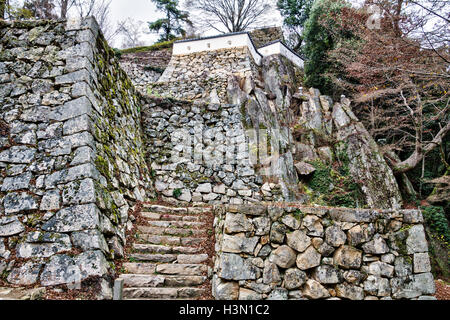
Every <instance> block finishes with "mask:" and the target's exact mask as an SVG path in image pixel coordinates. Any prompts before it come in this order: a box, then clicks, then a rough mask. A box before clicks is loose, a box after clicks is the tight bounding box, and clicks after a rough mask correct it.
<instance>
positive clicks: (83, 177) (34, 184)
mask: <svg viewBox="0 0 450 320" xmlns="http://www.w3.org/2000/svg"><path fill="white" fill-rule="evenodd" d="M0 34H1V37H0V38H1V42H0V48H1V50H0V52H1V54H0V78H1V81H0V82H1V83H0V103H1V105H2V108H1V111H0V113H1V119H2V120H0V121H1V127H2V136H1V142H0V148H1V149H0V170H1V177H0V184H1V193H0V199H1V205H0V256H1V258H2V259H1V261H0V272H1V273H2V274H3V275H7V278H6V280H7V281H8V282H9V283H11V284H14V285H35V284H40V285H42V286H52V285H58V284H66V283H73V284H76V283H78V282H79V281H82V280H83V279H86V278H88V277H92V276H98V277H102V276H105V275H106V274H108V272H109V271H110V263H109V262H108V261H112V259H113V258H117V257H120V256H121V255H123V245H124V242H125V227H126V224H127V221H128V210H129V208H130V207H129V203H128V201H130V204H132V203H133V202H134V201H136V200H140V201H143V200H145V199H147V196H148V195H147V193H149V192H150V193H151V190H152V187H151V181H150V178H149V174H148V173H149V172H148V170H147V169H146V165H145V159H144V152H143V143H142V140H141V137H142V136H141V133H140V126H139V113H138V110H139V108H140V103H141V102H140V100H139V98H138V96H137V95H136V93H135V89H134V88H133V86H132V85H131V82H130V80H129V79H128V77H127V76H126V74H125V73H124V72H123V71H122V70H121V69H120V68H119V66H118V62H117V61H116V60H115V59H114V54H113V52H112V50H111V49H110V48H109V46H108V45H107V44H106V41H105V40H104V38H103V36H102V35H101V34H100V32H99V28H98V25H97V23H96V22H95V20H94V19H85V20H83V21H67V22H65V21H63V22H62V21H59V22H49V21H32V22H29V21H27V22H1V29H0Z"/></svg>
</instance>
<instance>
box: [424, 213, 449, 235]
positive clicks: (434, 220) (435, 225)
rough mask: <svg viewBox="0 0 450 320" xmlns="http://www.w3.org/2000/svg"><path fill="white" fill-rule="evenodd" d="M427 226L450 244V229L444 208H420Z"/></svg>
mask: <svg viewBox="0 0 450 320" xmlns="http://www.w3.org/2000/svg"><path fill="white" fill-rule="evenodd" d="M420 208H421V209H422V214H423V217H424V218H425V222H426V224H427V226H428V227H429V228H430V230H431V231H432V232H435V233H436V234H437V235H438V236H439V237H440V238H441V239H442V240H443V241H445V242H450V228H449V226H448V221H447V218H446V216H445V212H444V208H442V207H439V206H426V207H420Z"/></svg>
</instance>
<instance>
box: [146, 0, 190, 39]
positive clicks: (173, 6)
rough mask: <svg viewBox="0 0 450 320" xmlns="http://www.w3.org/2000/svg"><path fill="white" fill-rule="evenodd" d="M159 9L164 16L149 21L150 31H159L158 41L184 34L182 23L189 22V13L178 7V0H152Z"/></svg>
mask: <svg viewBox="0 0 450 320" xmlns="http://www.w3.org/2000/svg"><path fill="white" fill-rule="evenodd" d="M152 2H153V3H155V5H156V8H157V9H158V10H159V11H162V12H164V13H165V18H161V19H158V20H156V21H154V22H149V24H148V26H149V29H150V30H151V31H154V32H158V33H160V38H159V40H158V42H162V41H169V40H172V39H175V38H176V37H179V36H184V35H185V34H186V31H185V30H184V29H183V27H182V23H183V22H184V23H187V24H191V22H190V20H189V14H188V13H187V12H185V11H181V10H180V9H178V0H152Z"/></svg>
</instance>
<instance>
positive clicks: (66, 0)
mask: <svg viewBox="0 0 450 320" xmlns="http://www.w3.org/2000/svg"><path fill="white" fill-rule="evenodd" d="M75 1H76V0H56V6H57V7H58V8H59V17H60V18H61V19H66V18H67V12H68V11H69V10H70V8H72V6H73V5H74V4H75Z"/></svg>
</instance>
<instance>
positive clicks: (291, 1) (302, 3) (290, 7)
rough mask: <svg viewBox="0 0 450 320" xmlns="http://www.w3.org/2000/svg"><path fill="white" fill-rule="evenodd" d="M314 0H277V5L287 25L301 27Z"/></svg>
mask: <svg viewBox="0 0 450 320" xmlns="http://www.w3.org/2000/svg"><path fill="white" fill-rule="evenodd" d="M313 3H314V0H278V2H277V7H278V9H279V10H280V13H281V15H282V16H283V18H284V20H283V22H284V24H285V25H287V26H289V27H303V25H304V24H305V21H306V20H307V19H308V17H309V13H310V11H311V7H312V5H313Z"/></svg>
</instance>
